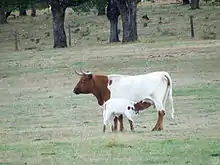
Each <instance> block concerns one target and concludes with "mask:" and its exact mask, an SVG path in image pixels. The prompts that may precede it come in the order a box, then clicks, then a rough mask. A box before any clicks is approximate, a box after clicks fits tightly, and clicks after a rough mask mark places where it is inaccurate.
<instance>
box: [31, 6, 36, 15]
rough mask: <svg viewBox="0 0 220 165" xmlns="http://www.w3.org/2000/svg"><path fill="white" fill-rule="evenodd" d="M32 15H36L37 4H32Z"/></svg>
mask: <svg viewBox="0 0 220 165" xmlns="http://www.w3.org/2000/svg"><path fill="white" fill-rule="evenodd" d="M31 16H32V17H36V8H35V5H31Z"/></svg>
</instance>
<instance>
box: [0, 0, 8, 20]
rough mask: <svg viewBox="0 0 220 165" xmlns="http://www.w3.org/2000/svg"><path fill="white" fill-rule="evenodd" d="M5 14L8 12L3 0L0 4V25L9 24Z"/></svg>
mask: <svg viewBox="0 0 220 165" xmlns="http://www.w3.org/2000/svg"><path fill="white" fill-rule="evenodd" d="M5 12H6V9H5V1H4V0H2V1H1V3H0V24H4V23H6V22H7V19H6V17H5Z"/></svg>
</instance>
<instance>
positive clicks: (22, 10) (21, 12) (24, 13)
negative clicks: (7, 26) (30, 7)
mask: <svg viewBox="0 0 220 165" xmlns="http://www.w3.org/2000/svg"><path fill="white" fill-rule="evenodd" d="M26 15H27V12H26V10H25V9H20V10H19V16H26Z"/></svg>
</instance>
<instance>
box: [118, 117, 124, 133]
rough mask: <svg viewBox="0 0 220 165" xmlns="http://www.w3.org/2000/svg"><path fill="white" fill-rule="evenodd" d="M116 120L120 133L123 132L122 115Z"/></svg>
mask: <svg viewBox="0 0 220 165" xmlns="http://www.w3.org/2000/svg"><path fill="white" fill-rule="evenodd" d="M118 120H119V122H120V131H121V132H122V131H123V130H124V125H123V115H120V116H119V117H118Z"/></svg>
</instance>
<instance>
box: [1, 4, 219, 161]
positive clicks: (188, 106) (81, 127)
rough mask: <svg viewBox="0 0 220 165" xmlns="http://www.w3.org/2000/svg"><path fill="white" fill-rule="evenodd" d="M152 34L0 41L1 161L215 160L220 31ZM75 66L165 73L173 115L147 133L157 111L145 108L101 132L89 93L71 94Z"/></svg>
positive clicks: (75, 78)
mask: <svg viewBox="0 0 220 165" xmlns="http://www.w3.org/2000/svg"><path fill="white" fill-rule="evenodd" d="M143 6H144V5H143ZM165 6H169V5H165ZM148 7H149V6H148ZM141 8H142V6H141V7H140V9H139V11H141ZM154 8H156V6H154ZM164 8H165V7H164ZM183 8H185V9H183V10H186V7H183ZM204 8H205V10H206V12H207V11H208V7H207V6H206V7H204ZM210 8H211V7H210ZM156 9H158V8H156ZM162 10H163V9H161V10H159V9H158V11H160V12H162ZM164 10H165V9H164ZM213 10H214V9H213ZM216 11H217V9H216ZM181 12H182V11H180V13H181ZM218 12H220V10H219V11H218ZM149 14H151V12H149ZM219 14H220V13H217V12H216V13H215V15H219ZM212 15H214V14H212ZM157 16H158V15H157ZM157 16H156V15H154V17H155V18H156V17H157ZM39 17H40V16H39ZM42 17H43V16H42ZM93 17H94V16H93ZM186 17H187V16H186ZM26 19H29V18H26ZM36 19H37V18H36ZM99 19H100V20H102V19H101V18H100V17H99ZM198 19H200V17H199V18H198ZM213 19H214V18H213ZM215 19H216V20H217V17H215ZM102 21H103V20H102ZM210 21H211V20H210ZM9 24H10V23H9ZM11 24H12V23H11ZM5 26H8V25H5ZM20 26H28V25H23V24H21V25H18V28H19V27H20ZM36 26H38V25H36ZM139 26H140V27H141V25H140V24H139ZM152 26H153V25H152ZM178 27H180V26H178ZM1 28H2V27H1ZM173 28H174V27H173ZM174 29H175V28H174ZM217 32H219V31H217ZM42 34H44V33H43V32H42ZM154 34H155V33H152V36H153V37H152V38H154V42H152V43H150V42H145V40H144V39H140V42H137V43H133V44H125V45H121V44H111V45H108V44H105V43H104V44H103V43H102V46H100V45H98V44H94V45H92V46H87V47H84V48H83V49H82V46H83V45H78V46H75V47H73V48H66V49H55V50H54V49H50V48H49V47H50V46H51V42H50V39H48V40H47V39H45V40H44V42H45V43H46V45H45V47H43V48H42V49H43V50H41V51H39V50H38V49H36V50H35V49H34V50H24V47H21V48H22V49H21V50H20V51H18V52H13V51H11V49H8V47H11V45H13V42H10V41H8V42H4V43H3V42H1V55H0V93H1V95H0V109H1V110H0V128H1V129H0V137H1V138H0V165H9V164H13V165H23V164H27V165H48V164H56V165H61V164H64V165H69V164H77V165H84V164H95V165H103V164H105V165H113V164H114V165H119V164H120V165H125V164H126V165H131V164H132V165H133V164H137V165H144V164H148V165H153V164H158V165H162V164H163V165H177V164H178V165H186V164H191V165H219V164H220V157H218V156H217V155H216V154H220V110H219V109H220V102H219V100H220V74H219V71H220V40H218V37H219V36H218V35H217V39H215V40H201V39H200V38H195V39H193V40H191V39H189V38H188V39H187V36H183V37H181V35H178V36H180V39H175V36H173V37H171V39H169V38H167V36H161V40H160V39H159V38H158V37H159V36H156V35H154ZM217 34H218V33H217ZM2 35H7V34H5V33H4V34H3V33H2ZM39 35H40V34H39ZM99 35H102V31H100V33H99ZM89 37H91V38H93V39H94V37H92V35H89ZM81 41H83V40H81ZM148 41H149V40H148ZM84 44H86V45H88V43H87V41H85V43H84ZM7 46H8V47H7ZM37 47H38V48H39V47H40V46H39V45H37ZM80 67H83V68H85V69H87V70H91V71H92V72H94V73H96V74H110V73H120V74H142V73H146V72H152V71H158V70H166V71H168V72H169V73H170V74H171V76H172V78H173V97H174V108H175V120H172V119H171V117H170V113H169V109H168V110H167V113H166V117H165V120H164V130H163V131H159V132H152V131H151V129H152V128H153V126H154V124H155V123H156V120H157V113H156V111H155V110H154V109H152V108H150V109H148V110H146V111H143V112H142V113H140V115H139V117H138V118H137V119H136V121H135V124H134V126H135V132H130V130H129V125H128V121H127V120H126V119H125V120H124V124H125V131H124V132H122V133H121V132H118V133H112V132H111V131H110V129H108V130H107V132H106V133H105V134H103V133H102V111H101V108H100V107H99V106H98V104H97V101H96V99H95V97H94V96H92V95H74V94H73V93H72V89H73V88H74V86H75V84H76V82H77V81H78V79H79V77H78V76H77V75H75V74H74V69H78V68H80ZM212 154H213V155H212Z"/></svg>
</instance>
